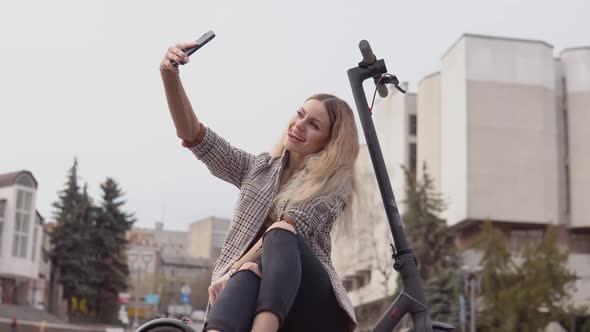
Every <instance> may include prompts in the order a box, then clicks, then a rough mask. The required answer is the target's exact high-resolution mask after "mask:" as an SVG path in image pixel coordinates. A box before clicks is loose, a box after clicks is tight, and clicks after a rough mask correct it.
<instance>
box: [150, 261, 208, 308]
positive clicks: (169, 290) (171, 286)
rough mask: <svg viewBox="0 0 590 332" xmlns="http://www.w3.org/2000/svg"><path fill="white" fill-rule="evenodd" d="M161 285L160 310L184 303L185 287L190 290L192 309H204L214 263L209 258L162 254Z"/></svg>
mask: <svg viewBox="0 0 590 332" xmlns="http://www.w3.org/2000/svg"><path fill="white" fill-rule="evenodd" d="M159 264H160V273H161V275H162V277H163V283H162V285H161V289H160V294H161V303H160V311H168V312H171V311H174V309H172V308H173V307H175V306H178V305H181V304H183V303H182V301H181V294H182V291H183V288H186V290H189V292H190V306H191V308H192V310H197V309H199V310H204V309H205V308H206V306H207V300H208V292H207V288H208V287H209V284H210V281H211V275H212V274H211V272H212V263H211V260H209V259H207V258H198V257H190V256H188V255H184V256H169V255H161V256H160V263H159ZM191 312H192V311H191Z"/></svg>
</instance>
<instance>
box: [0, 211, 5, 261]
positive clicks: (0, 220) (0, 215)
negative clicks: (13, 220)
mask: <svg viewBox="0 0 590 332" xmlns="http://www.w3.org/2000/svg"><path fill="white" fill-rule="evenodd" d="M5 210H6V201H0V256H2V234H4V211H5Z"/></svg>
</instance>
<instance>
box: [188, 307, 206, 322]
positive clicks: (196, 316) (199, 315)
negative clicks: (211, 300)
mask: <svg viewBox="0 0 590 332" xmlns="http://www.w3.org/2000/svg"><path fill="white" fill-rule="evenodd" d="M191 320H192V321H193V322H202V321H204V320H205V312H204V311H203V310H195V311H193V313H192V314H191Z"/></svg>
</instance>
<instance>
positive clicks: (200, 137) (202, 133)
mask: <svg viewBox="0 0 590 332" xmlns="http://www.w3.org/2000/svg"><path fill="white" fill-rule="evenodd" d="M205 132H206V128H205V126H204V125H203V123H202V122H199V133H198V134H197V138H196V139H195V140H194V142H189V141H185V140H182V146H183V147H185V148H193V147H195V146H197V145H199V144H200V143H201V142H202V141H203V139H204V138H205Z"/></svg>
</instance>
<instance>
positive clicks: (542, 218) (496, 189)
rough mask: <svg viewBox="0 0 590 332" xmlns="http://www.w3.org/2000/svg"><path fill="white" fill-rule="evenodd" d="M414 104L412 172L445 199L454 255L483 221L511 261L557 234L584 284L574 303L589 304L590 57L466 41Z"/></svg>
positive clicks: (534, 44) (543, 47)
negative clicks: (420, 168)
mask: <svg viewBox="0 0 590 332" xmlns="http://www.w3.org/2000/svg"><path fill="white" fill-rule="evenodd" d="M418 96H419V98H418V122H419V123H420V127H421V128H422V129H423V130H424V132H422V131H420V132H419V134H418V163H423V162H426V163H427V164H428V165H430V166H431V167H430V173H431V174H432V175H433V177H434V178H435V179H436V185H437V187H438V189H439V190H440V191H441V192H442V193H443V194H444V195H445V196H446V197H447V198H448V209H447V211H446V213H445V217H446V219H447V221H448V223H449V224H450V225H453V228H454V229H455V231H456V241H457V244H458V245H459V247H460V248H465V247H467V246H469V245H470V244H471V243H472V242H473V239H474V238H475V237H476V236H477V234H478V232H479V227H480V225H481V223H482V222H483V221H485V220H490V221H492V222H493V223H494V224H495V226H496V227H497V228H499V229H501V230H502V231H503V232H504V233H505V235H506V237H507V238H508V245H509V247H510V248H511V250H513V251H515V252H517V251H519V250H520V249H522V247H523V245H524V244H525V243H527V242H529V241H536V240H539V239H540V238H542V236H543V232H544V229H545V228H546V227H547V225H554V226H558V229H559V230H560V246H561V247H562V248H563V249H565V250H569V251H570V253H571V254H570V258H569V259H570V262H569V264H568V265H569V268H570V269H571V270H573V271H575V272H576V273H577V274H578V276H580V277H581V279H580V280H579V281H578V282H577V285H576V286H577V288H578V291H577V292H575V293H574V294H573V295H574V296H573V300H574V303H576V304H579V305H582V304H590V218H589V217H588V212H590V211H589V209H590V208H589V207H588V204H584V203H583V202H586V201H588V199H587V197H588V194H590V192H589V191H590V189H589V188H590V186H589V184H590V167H589V166H590V154H589V153H588V151H590V134H588V131H587V130H584V129H585V127H587V126H588V125H590V115H589V114H590V112H589V109H588V107H589V106H588V105H590V103H589V102H590V48H588V47H586V48H575V49H566V50H564V51H562V52H561V53H560V57H559V58H555V57H554V49H553V46H551V45H549V44H547V43H546V42H543V41H536V40H523V39H513V38H498V37H490V36H479V35H469V34H467V35H463V36H462V37H461V38H459V40H458V41H457V42H456V43H455V44H454V45H453V46H451V48H450V49H449V50H448V51H447V52H446V53H445V54H444V55H443V57H442V67H441V70H440V72H438V73H435V74H433V75H430V76H427V77H426V78H424V79H423V80H422V81H421V82H420V84H419V87H418ZM466 257H468V258H471V261H469V260H470V259H467V261H466V262H465V263H466V264H468V265H476V264H477V260H478V255H477V254H474V253H470V254H469V253H468V254H467V255H466Z"/></svg>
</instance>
